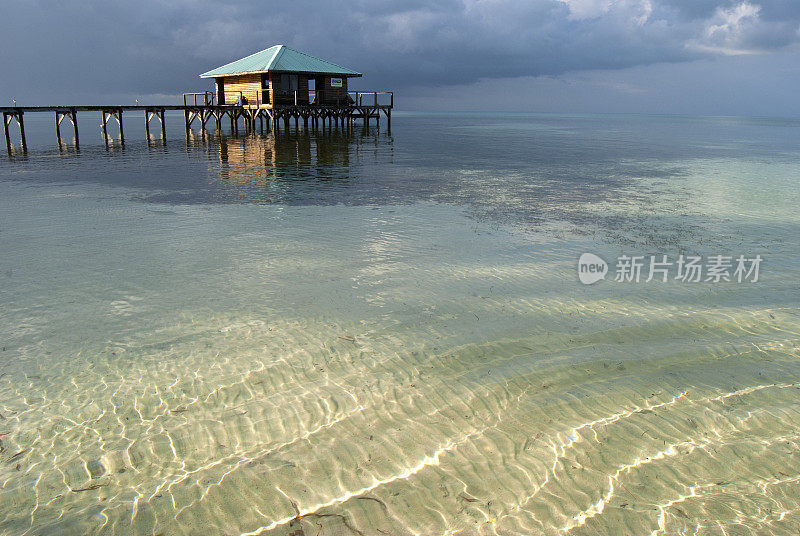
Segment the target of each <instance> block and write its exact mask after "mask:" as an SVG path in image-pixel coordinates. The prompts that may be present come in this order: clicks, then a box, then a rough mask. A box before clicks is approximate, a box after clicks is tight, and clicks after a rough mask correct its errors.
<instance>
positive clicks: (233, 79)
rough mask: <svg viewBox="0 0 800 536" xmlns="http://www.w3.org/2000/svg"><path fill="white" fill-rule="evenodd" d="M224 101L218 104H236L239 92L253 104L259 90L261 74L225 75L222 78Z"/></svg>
mask: <svg viewBox="0 0 800 536" xmlns="http://www.w3.org/2000/svg"><path fill="white" fill-rule="evenodd" d="M223 86H224V88H225V90H224V102H222V101H217V102H219V103H220V104H236V100H237V99H238V98H239V92H240V91H241V94H242V96H243V97H244V98H245V99H247V102H248V103H250V104H255V103H256V100H257V99H258V92H259V91H261V74H260V73H255V74H241V75H238V76H226V77H225V78H223Z"/></svg>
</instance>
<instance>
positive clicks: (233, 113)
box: [0, 91, 394, 154]
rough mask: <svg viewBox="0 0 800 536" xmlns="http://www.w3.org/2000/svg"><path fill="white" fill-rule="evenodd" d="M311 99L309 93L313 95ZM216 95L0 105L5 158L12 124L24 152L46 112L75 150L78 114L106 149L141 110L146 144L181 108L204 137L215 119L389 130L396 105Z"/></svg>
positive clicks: (388, 95)
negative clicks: (28, 124) (93, 118)
mask: <svg viewBox="0 0 800 536" xmlns="http://www.w3.org/2000/svg"><path fill="white" fill-rule="evenodd" d="M311 93H312V95H313V91H312V92H311ZM215 100H216V99H215V96H214V95H213V94H212V93H211V92H204V93H184V94H183V104H175V105H169V104H166V105H132V106H10V107H0V112H2V113H3V133H4V135H5V140H6V149H7V151H8V153H9V154H12V153H13V147H14V144H13V142H12V140H11V129H10V127H11V125H12V124H14V123H16V125H17V127H18V130H19V143H20V147H21V148H22V152H27V150H28V144H27V140H26V137H25V114H30V113H42V112H45V113H47V112H49V113H52V114H54V119H55V134H56V140H57V141H58V144H59V146H61V144H62V132H61V127H62V122H64V120H65V119H68V120H69V123H71V124H72V133H73V139H74V144H75V146H76V147H77V146H79V139H80V138H79V135H78V112H95V113H98V112H99V113H100V119H101V123H100V124H101V128H102V133H103V139H104V142H105V144H106V145H108V143H109V137H108V124H109V122H112V123H116V125H117V129H118V132H119V140H120V142H121V143H122V144H124V143H125V131H124V127H123V114H125V113H127V114H128V115H129V114H130V113H131V112H140V113H143V116H144V124H145V132H146V136H147V140H148V142H149V141H150V138H151V134H150V124H151V122H152V120H154V119H158V122H159V123H160V127H161V128H160V131H161V132H160V134H161V139H162V140H164V141H166V138H167V133H166V127H165V119H164V114H165V112H166V111H167V110H171V111H174V110H181V111H183V115H184V125H185V128H186V131H187V132H188V131H189V130H190V129H191V128H192V126H193V125H194V124H195V122H197V123H199V125H200V129H201V131H202V132H203V133H204V132H205V129H206V128H207V127H208V126H209V123H210V121H211V120H212V119H213V120H214V127H215V128H216V130H221V129H222V124H223V121H226V122H228V121H229V122H230V129H231V131H232V132H238V131H239V123H240V122H241V123H242V124H243V128H245V129H247V130H250V129H255V128H256V125H257V124H258V125H260V126H261V129H262V130H264V127H266V130H278V129H279V128H280V122H281V120H283V124H284V127H285V128H286V129H288V128H289V126H290V120H291V119H294V123H295V128H299V122H300V120H301V119H302V121H303V128H305V129H308V128H309V125H311V126H312V127H313V128H315V129H316V128H319V127H320V122H321V123H322V127H323V128H324V127H325V123H326V121H327V123H328V127H331V126H333V125H336V126H337V127H339V128H353V127H355V125H356V121H357V120H358V119H361V121H362V123H363V126H364V127H365V128H368V127H369V123H370V120H371V119H374V120H375V124H376V125H377V126H378V128H380V118H381V115H383V116H385V117H386V121H387V127H388V129H389V130H391V120H392V108H393V107H394V94H393V93H392V92H374V91H373V92H350V93H348V94H347V98H343V99H341V103H330V104H314V103H313V97H312V98H309V97H308V95H303V96H301V95H298V94H297V92H296V94H295V96H294V101H295V103H288V104H264V103H262V102H260V101H259V99H256V102H247V101H246V99H241V101H242V102H241V103H238V104H223V105H220V104H217V103H216V102H215Z"/></svg>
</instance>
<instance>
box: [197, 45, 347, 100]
mask: <svg viewBox="0 0 800 536" xmlns="http://www.w3.org/2000/svg"><path fill="white" fill-rule="evenodd" d="M357 76H361V73H358V72H356V71H353V70H352V69H347V68H345V67H342V66H341V65H337V64H335V63H332V62H330V61H326V60H323V59H320V58H317V57H314V56H312V55H310V54H306V53H305V52H300V51H299V50H296V49H294V48H291V47H288V46H286V45H275V46H273V47H270V48H268V49H266V50H262V51H261V52H256V53H255V54H251V55H249V56H247V57H244V58H242V59H239V60H236V61H233V62H231V63H227V64H225V65H223V66H221V67H217V68H216V69H212V70H210V71H208V72H206V73H203V74H201V75H200V77H201V78H213V79H214V82H215V85H216V88H215V89H216V101H217V103H218V104H220V105H226V104H237V103H241V104H248V105H267V106H269V107H274V106H275V105H295V106H296V105H320V106H342V105H348V104H351V103H352V97H348V93H347V79H348V78H352V77H357Z"/></svg>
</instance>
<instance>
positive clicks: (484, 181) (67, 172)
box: [0, 113, 800, 536]
mask: <svg viewBox="0 0 800 536" xmlns="http://www.w3.org/2000/svg"><path fill="white" fill-rule="evenodd" d="M80 121H81V123H80V129H81V131H80V134H81V147H80V150H79V151H77V150H76V149H75V147H74V146H72V145H71V144H69V143H68V144H67V145H66V146H64V147H62V148H61V150H59V148H58V146H57V144H56V140H55V133H54V128H53V124H52V122H53V118H52V116H51V115H49V114H40V115H37V114H29V115H26V130H27V134H28V146H29V152H28V154H27V155H22V154H19V153H18V152H15V153H14V154H13V155H11V156H6V155H5V154H4V153H0V281H2V284H1V285H0V347H1V348H0V350H1V351H0V534H7V535H21V534H30V535H50V534H53V535H55V534H81V535H82V534H121V535H127V534H141V535H154V534H163V535H198V534H209V535H217V534H218V535H243V534H265V535H267V534H269V535H272V534H274V535H281V536H288V535H293V536H300V535H307V536H311V535H317V534H320V535H322V534H331V535H334V534H336V535H342V534H344V535H349V534H361V535H380V534H384V535H387V534H388V535H412V534H415V535H422V536H427V535H455V534H461V535H473V534H481V535H483V534H497V535H513V534H519V535H528V534H552V535H555V534H563V533H569V534H574V535H580V534H584V535H594V534H608V535H618V534H709V535H711V534H714V535H716V534H719V535H722V534H797V533H798V530H800V308H799V307H798V306H799V305H800V257H799V256H800V210H798V207H800V182H799V181H800V120H788V119H787V120H781V119H736V118H690V117H653V116H650V117H649V116H578V115H572V116H555V115H490V114H486V115H480V114H472V115H467V114H461V115H457V114H454V115H446V114H440V115H433V114H431V115H422V114H419V115H414V114H402V113H396V114H395V115H394V117H393V124H392V127H393V128H392V132H391V134H389V133H387V132H386V129H385V127H386V125H385V123H382V124H381V131H380V132H378V131H376V129H375V128H374V126H373V127H372V129H370V130H369V131H366V132H365V131H362V129H361V128H357V129H356V130H355V131H353V132H351V133H343V132H341V131H339V130H336V129H334V130H333V131H332V132H325V133H322V132H310V133H306V132H303V131H302V126H301V131H300V132H296V131H294V129H292V130H291V131H290V132H281V133H280V134H279V135H278V136H273V135H272V134H271V133H265V134H263V135H262V134H244V133H242V134H240V135H237V136H232V135H230V134H229V133H227V132H223V133H222V134H218V133H214V132H210V131H209V132H208V133H207V134H206V135H205V136H202V135H201V133H200V132H199V131H197V130H195V131H194V132H191V133H190V135H189V136H188V137H187V136H186V133H185V132H184V130H183V118H182V117H181V116H179V115H174V116H169V115H168V116H167V126H168V132H167V142H166V144H163V143H162V142H161V141H160V140H157V141H153V142H152V143H151V144H149V145H148V144H147V143H146V142H145V138H144V127H143V118H141V117H140V116H139V115H138V114H126V123H125V125H126V132H125V134H126V144H125V145H124V146H122V145H121V144H120V143H119V141H112V143H111V144H110V145H109V147H105V146H104V145H103V143H102V141H101V134H100V128H99V122H100V119H99V117H94V115H93V114H89V113H84V114H83V115H81V116H80ZM62 126H63V125H62ZM112 130H113V129H112ZM153 130H154V131H156V130H158V129H157V128H154V129H153ZM62 131H63V132H65V133H66V132H70V128H68V127H67V128H63V129H62ZM68 137H69V136H68ZM14 139H15V140H16V139H17V138H16V137H15V138H14ZM583 253H592V254H594V255H597V256H598V257H600V258H601V259H604V260H605V261H606V262H607V263H608V272H607V274H606V275H605V279H602V280H600V281H598V282H596V283H595V284H593V285H584V284H582V283H581V281H580V280H579V269H578V259H579V257H580V256H581V255H582V254H583ZM681 255H683V256H684V257H683V260H684V261H687V260H689V259H691V258H694V257H700V261H697V262H696V265H699V266H700V268H701V269H702V270H703V272H702V274H701V277H700V281H698V282H691V281H688V280H684V279H683V278H681V277H679V270H683V275H686V273H685V270H684V269H685V266H684V265H681V266H679V265H678V260H679V259H680V256H681ZM740 255H741V256H743V258H744V263H745V267H746V268H747V270H746V271H745V272H744V273H742V272H741V271H740V272H739V273H738V274H737V273H736V268H737V266H738V265H737V259H738V258H739V256H740ZM664 256H666V258H664ZM718 256H722V257H723V258H722V259H721V264H723V265H724V264H725V261H726V260H727V261H729V262H730V263H731V264H730V266H723V267H722V268H720V270H718V272H722V275H723V276H725V277H719V278H718V279H721V280H720V281H718V282H715V279H717V278H715V277H713V273H714V272H713V269H714V268H713V266H712V265H713V264H714V262H713V260H714V258H717V257H718ZM626 257H627V258H634V260H633V261H632V265H634V264H637V263H638V264H641V274H640V278H639V280H638V282H637V281H636V277H635V274H632V273H628V272H625V271H624V268H625V258H626ZM728 257H730V259H727V258H728ZM756 258H760V259H761V262H760V264H757V262H756V261H754V260H753V259H756ZM651 261H652V262H654V263H660V262H663V261H666V262H667V263H672V264H663V265H661V264H654V265H653V266H654V267H656V268H658V267H661V268H663V269H664V272H663V274H662V272H657V271H656V272H653V277H652V278H650V275H651V273H650V272H651ZM717 261H720V259H719V258H717ZM600 262H602V261H600ZM716 264H717V265H718V266H717V267H718V268H719V265H720V262H717V263H716ZM598 266H599V268H597V269H601V268H602V267H601V265H600V263H598ZM754 267H757V268H758V271H757V273H756V272H755V271H754V270H753V268H754ZM587 274H588V272H587ZM618 274H619V275H626V276H630V277H625V278H622V279H623V280H622V281H617V280H615V279H617V277H616V276H617V275H618ZM585 275H586V274H585ZM664 275H665V276H666V279H667V280H666V281H664V280H663V278H664ZM726 277H727V278H728V279H730V281H725V280H724V279H725V278H726ZM708 278H711V280H709V281H707V280H706V279H708ZM647 279H651V280H650V281H647ZM688 279H691V278H688ZM738 279H742V281H741V282H739V281H738Z"/></svg>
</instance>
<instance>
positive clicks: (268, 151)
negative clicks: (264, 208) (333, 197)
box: [218, 134, 358, 181]
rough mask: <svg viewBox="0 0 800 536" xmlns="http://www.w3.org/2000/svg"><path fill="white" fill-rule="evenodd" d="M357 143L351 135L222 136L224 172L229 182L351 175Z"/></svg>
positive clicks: (219, 140) (220, 149)
mask: <svg viewBox="0 0 800 536" xmlns="http://www.w3.org/2000/svg"><path fill="white" fill-rule="evenodd" d="M357 145H358V142H355V141H354V140H353V139H352V137H349V136H331V135H326V136H313V137H312V136H308V135H304V134H296V135H294V134H284V135H280V136H272V135H267V136H246V137H241V138H239V137H233V138H229V137H225V136H221V137H219V138H218V147H219V160H220V164H221V167H220V173H221V175H222V176H223V178H225V179H226V180H229V181H230V180H234V181H239V180H245V181H252V180H253V179H256V178H260V179H263V180H267V179H270V178H287V179H288V178H315V179H325V178H335V177H347V176H348V174H349V166H350V159H351V152H353V151H356V150H357V149H356V148H355V147H356V146H357Z"/></svg>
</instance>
